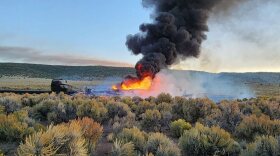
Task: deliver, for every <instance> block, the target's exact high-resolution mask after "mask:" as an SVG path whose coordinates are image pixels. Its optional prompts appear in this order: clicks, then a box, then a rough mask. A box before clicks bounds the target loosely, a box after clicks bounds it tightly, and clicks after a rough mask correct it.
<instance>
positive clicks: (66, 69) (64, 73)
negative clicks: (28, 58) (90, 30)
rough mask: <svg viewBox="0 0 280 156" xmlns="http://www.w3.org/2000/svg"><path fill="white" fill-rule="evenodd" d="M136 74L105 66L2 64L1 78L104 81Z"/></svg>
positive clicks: (126, 69) (130, 69) (128, 70)
mask: <svg viewBox="0 0 280 156" xmlns="http://www.w3.org/2000/svg"><path fill="white" fill-rule="evenodd" d="M127 74H134V69H132V68H125V67H121V68H120V67H104V66H60V65H39V64H24V63H0V75H1V76H22V77H30V78H48V79H54V78H64V79H81V78H82V79H103V78H106V77H122V76H123V75H127Z"/></svg>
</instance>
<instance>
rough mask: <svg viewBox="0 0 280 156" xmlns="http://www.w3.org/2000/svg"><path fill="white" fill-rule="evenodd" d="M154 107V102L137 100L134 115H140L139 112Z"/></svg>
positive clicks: (141, 112)
mask: <svg viewBox="0 0 280 156" xmlns="http://www.w3.org/2000/svg"><path fill="white" fill-rule="evenodd" d="M155 107H156V104H155V103H151V102H148V101H145V100H144V101H141V102H139V104H138V105H137V107H135V113H136V115H141V114H143V113H145V111H146V110H148V109H154V108H155Z"/></svg>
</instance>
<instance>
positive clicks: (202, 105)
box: [172, 97, 217, 123]
mask: <svg viewBox="0 0 280 156" xmlns="http://www.w3.org/2000/svg"><path fill="white" fill-rule="evenodd" d="M214 108H217V106H216V105H215V103H214V102H213V101H211V100H209V99H184V98H178V97H177V98H176V99H175V104H174V105H173V106H172V114H173V115H174V117H175V118H176V119H179V118H181V119H185V120H186V121H188V122H191V123H195V122H197V121H198V120H199V119H204V118H205V117H206V116H207V115H209V114H211V110H212V109H214Z"/></svg>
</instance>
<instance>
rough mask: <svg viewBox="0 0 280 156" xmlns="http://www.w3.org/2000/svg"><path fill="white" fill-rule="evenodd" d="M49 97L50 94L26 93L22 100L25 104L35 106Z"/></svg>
mask: <svg viewBox="0 0 280 156" xmlns="http://www.w3.org/2000/svg"><path fill="white" fill-rule="evenodd" d="M48 98H49V94H37V95H31V94H25V95H23V97H22V98H21V102H22V105H23V106H29V107H33V106H34V105H37V104H39V103H40V102H41V101H43V100H45V99H48Z"/></svg>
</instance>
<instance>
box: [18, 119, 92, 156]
mask: <svg viewBox="0 0 280 156" xmlns="http://www.w3.org/2000/svg"><path fill="white" fill-rule="evenodd" d="M17 153H18V155H19V156H25V155H73V156H86V155H87V153H88V149H87V148H86V140H85V139H84V138H83V136H82V128H81V126H80V125H79V124H78V123H77V122H71V123H70V124H60V125H57V126H53V125H51V126H49V127H48V129H47V131H45V132H44V131H39V132H37V133H34V134H32V135H29V136H28V137H26V139H25V141H24V143H21V144H20V146H19V147H18V149H17Z"/></svg>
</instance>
